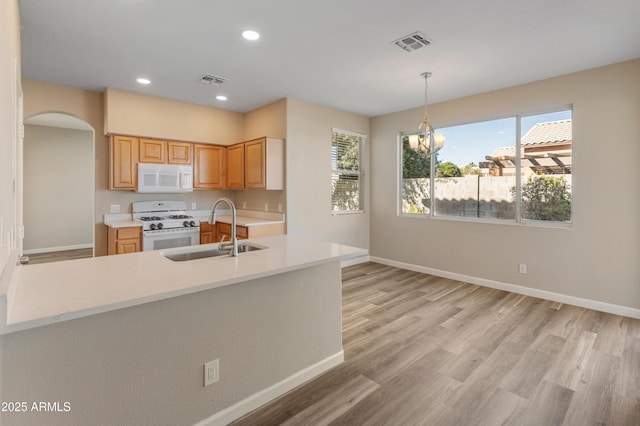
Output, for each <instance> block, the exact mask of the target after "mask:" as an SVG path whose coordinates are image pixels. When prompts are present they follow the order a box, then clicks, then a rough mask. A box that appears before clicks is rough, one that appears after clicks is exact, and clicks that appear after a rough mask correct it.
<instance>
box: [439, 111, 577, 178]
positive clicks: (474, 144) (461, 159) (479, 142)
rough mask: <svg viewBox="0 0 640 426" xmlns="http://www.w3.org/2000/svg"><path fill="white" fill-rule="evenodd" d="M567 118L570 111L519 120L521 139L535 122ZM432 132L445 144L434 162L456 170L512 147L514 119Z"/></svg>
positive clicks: (569, 115) (465, 125)
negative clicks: (450, 163) (450, 164)
mask: <svg viewBox="0 0 640 426" xmlns="http://www.w3.org/2000/svg"><path fill="white" fill-rule="evenodd" d="M569 118H571V110H568V111H560V112H553V113H549V114H538V115H532V116H526V117H522V129H521V130H522V135H521V136H524V135H525V134H526V133H527V132H528V131H529V129H531V127H533V126H534V125H535V124H536V123H544V122H547V121H556V120H566V119H569ZM435 131H436V133H443V134H444V135H445V144H444V147H443V148H442V149H441V150H440V151H438V160H439V161H441V162H443V163H444V162H447V161H451V162H452V163H454V164H456V165H457V166H458V167H463V166H465V165H467V164H469V163H470V162H474V163H475V164H476V165H478V163H479V162H481V161H486V160H485V156H487V155H490V154H491V153H492V152H493V151H494V150H496V149H497V148H500V147H506V146H515V144H516V136H515V135H516V118H515V117H511V118H504V119H500V120H492V121H484V122H481V123H472V124H464V125H460V126H451V127H443V128H439V129H435Z"/></svg>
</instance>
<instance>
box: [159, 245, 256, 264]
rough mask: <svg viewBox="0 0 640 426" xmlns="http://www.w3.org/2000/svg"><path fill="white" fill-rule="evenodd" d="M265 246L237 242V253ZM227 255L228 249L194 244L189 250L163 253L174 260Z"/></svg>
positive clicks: (182, 260) (180, 260) (181, 260)
mask: <svg viewBox="0 0 640 426" xmlns="http://www.w3.org/2000/svg"><path fill="white" fill-rule="evenodd" d="M266 248H267V247H265V246H260V245H257V244H251V243H238V253H247V252H250V251H256V250H264V249H266ZM220 256H229V250H219V249H218V248H217V247H214V248H208V249H202V248H201V247H198V246H195V247H193V248H192V249H191V250H189V251H180V252H178V253H165V254H164V257H166V258H167V259H169V260H172V261H174V262H184V261H186V260H196V259H204V258H207V257H220Z"/></svg>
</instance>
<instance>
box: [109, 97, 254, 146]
mask: <svg viewBox="0 0 640 426" xmlns="http://www.w3.org/2000/svg"><path fill="white" fill-rule="evenodd" d="M104 100H105V111H104V113H105V126H104V133H105V134H110V133H111V134H121V135H131V136H145V137H156V138H163V139H173V140H179V141H186V142H203V143H211V144H217V145H230V144H233V143H236V142H242V137H243V120H244V117H243V114H242V113H239V112H233V111H226V110H223V109H218V108H212V107H207V106H204V105H195V104H189V103H185V102H179V101H174V100H171V99H164V98H159V97H157V96H149V95H142V94H139V93H133V92H125V91H123V90H117V89H111V88H109V89H106V90H105V92H104Z"/></svg>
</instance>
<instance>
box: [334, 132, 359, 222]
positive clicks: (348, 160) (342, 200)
mask: <svg viewBox="0 0 640 426" xmlns="http://www.w3.org/2000/svg"><path fill="white" fill-rule="evenodd" d="M365 138H366V136H365V135H361V134H359V133H354V132H348V131H345V130H339V129H332V130H331V210H332V212H333V213H334V214H338V213H356V212H363V211H364V170H363V167H362V154H363V150H364V140H365Z"/></svg>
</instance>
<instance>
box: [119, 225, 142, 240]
mask: <svg viewBox="0 0 640 426" xmlns="http://www.w3.org/2000/svg"><path fill="white" fill-rule="evenodd" d="M139 236H140V228H139V227H137V226H136V227H132V228H120V229H118V230H117V233H116V238H117V239H118V240H123V239H127V238H138V237H139Z"/></svg>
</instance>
